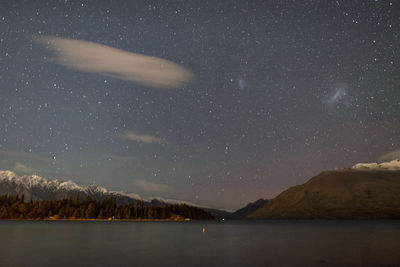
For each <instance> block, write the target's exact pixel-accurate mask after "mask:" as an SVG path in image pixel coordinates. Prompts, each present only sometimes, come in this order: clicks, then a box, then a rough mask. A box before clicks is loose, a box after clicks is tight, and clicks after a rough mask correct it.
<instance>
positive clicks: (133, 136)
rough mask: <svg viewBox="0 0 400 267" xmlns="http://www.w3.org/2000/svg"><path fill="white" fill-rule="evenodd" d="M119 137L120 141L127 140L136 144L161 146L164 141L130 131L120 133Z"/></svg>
mask: <svg viewBox="0 0 400 267" xmlns="http://www.w3.org/2000/svg"><path fill="white" fill-rule="evenodd" d="M119 137H120V138H121V139H122V140H129V141H133V142H138V143H150V144H162V143H164V142H165V140H164V139H162V138H159V137H155V136H151V135H147V134H144V135H141V134H137V133H134V132H132V131H125V132H123V133H121V134H120V136H119Z"/></svg>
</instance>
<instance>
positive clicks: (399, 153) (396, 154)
mask: <svg viewBox="0 0 400 267" xmlns="http://www.w3.org/2000/svg"><path fill="white" fill-rule="evenodd" d="M393 159H400V149H396V150H394V151H391V152H389V153H386V154H384V155H382V156H380V157H379V159H378V160H379V161H388V160H393Z"/></svg>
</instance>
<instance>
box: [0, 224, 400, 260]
mask: <svg viewBox="0 0 400 267" xmlns="http://www.w3.org/2000/svg"><path fill="white" fill-rule="evenodd" d="M203 227H205V230H206V231H205V232H204V233H203V232H202V229H203ZM0 266H249V267H252V266H400V221H259V222H224V223H223V222H54V221H52V222H40V221H0Z"/></svg>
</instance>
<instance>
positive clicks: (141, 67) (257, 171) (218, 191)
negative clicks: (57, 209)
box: [0, 0, 400, 210]
mask: <svg viewBox="0 0 400 267" xmlns="http://www.w3.org/2000/svg"><path fill="white" fill-rule="evenodd" d="M399 34H400V4H399V3H398V2H397V1H369V0H364V1H222V0H220V1H151V2H150V1H104V0H99V1H72V0H68V1H67V0H63V1H1V3H0V93H1V94H0V169H9V170H14V171H16V172H17V173H20V174H32V173H35V174H38V175H41V176H43V177H46V178H52V179H54V178H57V179H59V180H68V179H71V180H73V181H75V182H77V183H81V184H86V185H87V184H93V183H94V184H97V185H100V186H104V187H106V188H108V189H111V190H122V191H125V192H134V193H138V194H139V195H141V196H143V197H152V196H159V197H163V198H168V199H179V200H186V201H190V202H193V203H197V204H201V205H206V206H209V207H216V208H223V209H228V210H235V209H237V208H240V207H242V206H244V205H245V204H247V203H248V202H250V201H254V200H256V199H258V198H272V197H274V196H276V195H277V194H279V193H280V192H281V191H282V190H284V189H286V188H288V187H290V186H293V185H295V184H300V183H303V182H305V181H307V180H308V179H309V178H310V177H312V176H313V175H316V174H318V173H319V172H321V171H323V170H327V169H336V168H346V167H351V166H352V165H354V164H355V163H358V162H381V161H387V160H390V159H394V158H396V157H400V75H399V73H400V62H399V59H400V58H399V47H400V46H399V45H400V42H399V41H400V37H399Z"/></svg>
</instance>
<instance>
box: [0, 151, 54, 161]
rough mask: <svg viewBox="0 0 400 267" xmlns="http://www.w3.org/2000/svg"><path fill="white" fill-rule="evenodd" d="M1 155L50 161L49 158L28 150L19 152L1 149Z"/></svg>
mask: <svg viewBox="0 0 400 267" xmlns="http://www.w3.org/2000/svg"><path fill="white" fill-rule="evenodd" d="M0 156H6V157H12V158H22V159H32V160H40V161H47V162H48V161H50V159H49V158H45V157H42V156H40V155H37V154H33V153H27V152H18V151H12V150H0Z"/></svg>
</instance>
